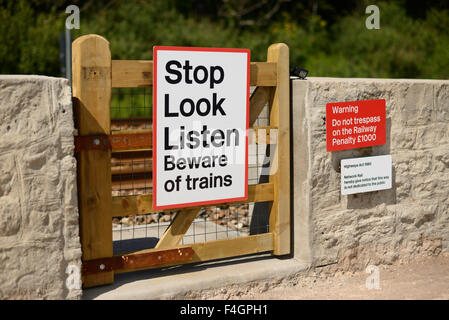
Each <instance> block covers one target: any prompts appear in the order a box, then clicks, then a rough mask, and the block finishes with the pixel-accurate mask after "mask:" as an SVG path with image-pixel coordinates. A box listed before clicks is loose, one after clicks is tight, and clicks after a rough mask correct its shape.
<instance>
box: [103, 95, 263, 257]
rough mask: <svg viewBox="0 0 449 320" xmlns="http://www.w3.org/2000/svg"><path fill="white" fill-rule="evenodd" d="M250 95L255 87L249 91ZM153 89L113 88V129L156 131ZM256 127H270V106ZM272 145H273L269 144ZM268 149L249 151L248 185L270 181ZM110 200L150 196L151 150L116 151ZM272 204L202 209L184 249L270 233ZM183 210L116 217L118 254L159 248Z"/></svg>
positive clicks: (252, 147)
mask: <svg viewBox="0 0 449 320" xmlns="http://www.w3.org/2000/svg"><path fill="white" fill-rule="evenodd" d="M251 89H252V90H253V89H254V88H251ZM152 112H153V110H152V90H151V88H129V89H128V88H126V89H124V88H114V89H113V91H112V98H111V130H112V132H120V131H123V130H145V129H152ZM254 125H255V126H268V125H269V110H268V105H267V106H265V108H264V109H263V111H262V112H261V114H260V115H259V117H258V119H257V120H256V123H255V124H254ZM268 143H269V142H268ZM269 149H270V148H269V147H267V144H266V143H265V144H260V143H255V144H250V145H249V146H248V184H250V185H254V184H258V183H264V182H268V174H267V171H266V170H264V169H266V168H267V167H269V165H270V163H269V160H268V159H269V155H268V154H267V152H269ZM111 171H112V196H128V195H139V194H149V193H152V189H153V188H152V187H153V185H152V181H153V179H152V178H153V175H152V150H151V148H147V149H139V150H138V151H120V152H113V153H112V158H111ZM268 212H269V203H247V204H238V205H232V204H229V205H222V206H220V205H218V206H216V207H205V208H202V209H201V210H200V211H199V213H198V215H197V217H196V219H195V220H194V221H193V223H192V225H191V226H190V228H189V229H188V231H187V232H186V234H185V235H184V237H183V239H182V243H181V244H190V243H198V242H208V241H214V240H222V239H230V238H235V237H241V236H247V235H253V234H260V233H266V232H269V226H268V225H269V223H268ZM177 214H182V213H179V211H172V212H160V213H152V212H148V213H146V214H142V215H133V216H127V217H114V218H113V220H112V230H113V243H114V254H123V253H127V252H132V251H137V250H143V249H150V248H153V247H155V245H156V244H157V242H158V240H159V239H160V237H161V236H162V235H163V234H164V232H165V230H166V229H167V228H168V226H169V225H170V223H171V222H172V221H173V219H174V217H175V216H176V215H177Z"/></svg>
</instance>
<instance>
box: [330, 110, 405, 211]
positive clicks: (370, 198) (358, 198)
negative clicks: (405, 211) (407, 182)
mask: <svg viewBox="0 0 449 320" xmlns="http://www.w3.org/2000/svg"><path fill="white" fill-rule="evenodd" d="M386 131H387V132H386V142H385V144H383V145H380V146H374V147H366V148H358V149H350V150H342V151H335V152H332V167H333V169H334V170H335V171H336V172H338V173H340V172H341V167H340V163H341V160H344V159H350V158H359V157H372V156H381V155H387V154H390V144H391V136H390V133H391V118H387V119H386ZM391 174H392V182H391V185H392V188H391V189H388V190H379V191H373V192H365V193H357V194H351V195H348V196H347V209H369V208H374V207H376V206H378V205H380V204H382V203H384V204H386V205H388V204H395V203H396V187H395V185H396V170H395V168H394V161H393V168H392V173H391Z"/></svg>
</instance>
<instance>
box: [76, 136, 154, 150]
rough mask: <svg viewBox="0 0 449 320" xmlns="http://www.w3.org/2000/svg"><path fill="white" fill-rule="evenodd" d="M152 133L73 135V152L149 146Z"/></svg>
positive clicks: (151, 142)
mask: <svg viewBox="0 0 449 320" xmlns="http://www.w3.org/2000/svg"><path fill="white" fill-rule="evenodd" d="M152 137H153V134H152V133H132V134H112V135H93V136H75V152H80V151H83V150H108V149H129V148H141V147H151V146H152V145H153V140H152Z"/></svg>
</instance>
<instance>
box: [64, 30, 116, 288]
mask: <svg viewBox="0 0 449 320" xmlns="http://www.w3.org/2000/svg"><path fill="white" fill-rule="evenodd" d="M72 57H73V58H72V65H73V67H72V70H73V71H72V78H73V98H74V99H73V100H74V101H73V102H74V106H75V112H76V116H77V120H78V130H79V134H80V135H92V134H110V131H111V130H110V101H111V52H110V49H109V42H108V41H107V40H106V39H104V38H103V37H100V36H98V35H86V36H82V37H79V38H77V39H76V40H75V41H74V42H73V44H72ZM78 195H79V200H78V201H79V210H80V234H81V243H82V251H83V260H84V261H87V260H92V259H99V258H107V257H112V255H113V250H112V225H111V219H110V211H111V203H112V195H111V151H110V150H85V151H81V152H80V153H79V154H78ZM82 278H83V286H84V287H91V286H97V285H102V284H108V283H112V282H114V273H113V271H111V272H105V273H103V274H101V275H83V277H82Z"/></svg>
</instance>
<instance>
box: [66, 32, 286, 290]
mask: <svg viewBox="0 0 449 320" xmlns="http://www.w3.org/2000/svg"><path fill="white" fill-rule="evenodd" d="M72 52H73V53H72V57H73V60H72V65H73V66H72V70H73V77H72V79H73V102H74V109H75V122H76V126H77V129H78V134H77V136H76V137H75V140H76V151H77V160H78V197H79V210H80V235H81V243H82V252H83V256H82V260H83V266H82V281H83V286H84V287H91V286H98V285H103V284H108V283H112V282H114V273H121V272H127V271H134V270H141V269H149V268H160V267H166V266H171V265H177V264H185V263H192V262H202V261H209V260H215V259H220V258H226V257H234V256H240V255H246V254H252V253H259V252H268V251H269V252H272V254H273V255H285V254H289V253H290V242H291V235H290V141H289V139H290V138H289V135H290V133H289V130H290V129H289V128H290V125H289V121H290V111H289V49H288V47H287V45H285V44H282V43H278V44H273V45H271V46H270V47H269V48H268V54H267V61H266V62H251V66H250V84H251V86H257V88H256V90H255V91H254V93H253V94H252V96H251V99H250V127H253V128H254V129H256V130H255V131H254V132H255V134H252V135H251V136H250V141H251V139H252V140H253V141H255V142H257V141H259V140H260V139H264V140H265V139H266V138H267V137H266V136H264V137H261V135H260V134H258V133H259V132H267V135H269V133H270V132H273V131H272V130H268V131H267V130H266V129H275V130H276V132H277V134H276V137H269V138H271V139H273V138H274V139H275V140H276V141H275V143H274V144H273V145H270V146H269V147H271V148H272V152H274V154H273V159H274V161H273V162H274V163H276V164H277V165H276V166H275V167H276V170H271V171H270V175H269V181H268V182H267V183H259V184H256V185H249V186H248V199H247V200H245V201H241V202H238V203H252V202H269V203H270V206H269V211H270V213H269V232H267V233H262V234H255V235H249V236H244V237H239V238H234V239H225V240H216V241H208V242H202V243H194V244H190V245H180V242H181V239H182V238H183V236H184V234H185V233H186V231H187V230H188V228H189V226H190V225H191V224H192V221H193V220H194V219H195V217H196V215H197V214H198V212H199V210H200V209H201V208H199V207H189V208H185V209H181V211H180V212H179V213H178V214H177V215H176V216H175V218H174V220H173V221H172V223H171V224H170V225H169V227H168V228H167V229H166V231H165V233H164V234H163V236H162V237H161V238H160V239H159V242H158V243H157V245H156V247H155V248H152V249H147V250H141V251H137V252H133V253H128V254H125V255H113V240H112V227H111V226H112V223H111V221H112V218H113V217H116V216H120V217H122V216H129V215H141V214H146V213H149V212H153V210H152V195H151V194H143V195H134V196H115V197H113V196H112V193H111V150H114V149H116V148H125V147H126V148H142V147H143V146H145V147H147V148H148V147H151V130H146V131H141V132H139V131H137V132H136V131H132V132H127V131H121V132H120V134H118V135H114V134H111V117H110V102H111V90H112V88H133V87H150V86H152V81H153V77H152V71H153V61H145V60H111V52H110V48H109V42H108V41H107V40H106V39H104V38H103V37H101V36H98V35H86V36H82V37H79V38H77V39H76V40H75V41H74V42H73V44H72ZM267 102H268V103H269V122H270V124H269V127H264V128H263V129H265V130H263V131H261V130H257V129H258V128H257V127H254V123H255V121H256V119H257V117H258V115H259V113H260V112H261V110H262V109H263V108H264V106H265V105H266V103H267ZM273 149H274V150H273ZM233 204H234V203H233Z"/></svg>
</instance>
